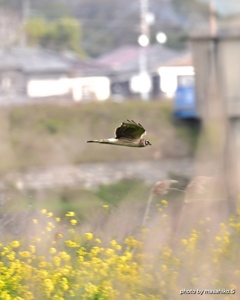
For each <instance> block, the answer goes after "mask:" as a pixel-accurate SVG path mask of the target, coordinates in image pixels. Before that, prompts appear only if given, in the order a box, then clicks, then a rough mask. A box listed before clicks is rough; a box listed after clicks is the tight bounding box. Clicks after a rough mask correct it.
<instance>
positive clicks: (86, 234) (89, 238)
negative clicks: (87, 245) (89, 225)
mask: <svg viewBox="0 0 240 300" xmlns="http://www.w3.org/2000/svg"><path fill="white" fill-rule="evenodd" d="M85 236H86V238H87V240H89V241H90V240H92V239H93V234H92V233H91V232H86V233H85Z"/></svg>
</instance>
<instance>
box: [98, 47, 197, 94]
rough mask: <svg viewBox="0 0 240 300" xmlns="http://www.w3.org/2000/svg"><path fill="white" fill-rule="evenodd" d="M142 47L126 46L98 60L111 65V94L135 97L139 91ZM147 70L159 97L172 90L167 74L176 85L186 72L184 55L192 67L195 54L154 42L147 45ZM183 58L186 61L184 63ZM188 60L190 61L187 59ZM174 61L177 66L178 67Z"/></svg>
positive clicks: (188, 64)
mask: <svg viewBox="0 0 240 300" xmlns="http://www.w3.org/2000/svg"><path fill="white" fill-rule="evenodd" d="M141 49H142V48H141V47H139V46H124V47H121V48H119V49H116V50H115V51H113V52H110V53H108V54H105V55H103V56H101V57H99V58H98V59H96V60H95V62H97V63H98V64H99V65H102V66H104V67H105V68H109V78H110V80H111V94H112V96H113V97H116V98H120V99H121V98H123V99H124V98H131V97H136V96H138V95H139V92H138V86H139V85H140V84H141V83H140V82H139V80H138V75H139V59H140V51H141ZM146 57H147V72H148V74H149V75H150V77H151V86H152V89H151V97H152V98H158V97H161V96H162V95H163V94H167V95H168V94H169V93H168V91H166V90H165V89H164V87H165V88H166V84H164V82H165V83H166V78H167V80H168V82H169V86H171V92H172V91H173V86H175V89H176V80H177V78H176V76H178V75H181V74H182V72H184V58H185V59H186V64H187V65H186V67H187V68H189V69H190V68H191V69H192V67H191V64H192V63H191V54H190V53H189V52H186V51H180V52H179V51H175V50H171V49H168V48H166V47H164V46H162V45H153V46H149V47H147V48H146ZM181 60H182V65H181ZM187 60H188V61H187ZM174 63H176V68H175V69H174V68H173V67H174Z"/></svg>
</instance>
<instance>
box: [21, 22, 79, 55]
mask: <svg viewBox="0 0 240 300" xmlns="http://www.w3.org/2000/svg"><path fill="white" fill-rule="evenodd" d="M26 30H27V35H28V41H29V43H30V44H31V45H40V46H42V47H45V48H48V49H53V50H56V51H66V50H71V51H73V52H75V53H77V54H82V50H81V48H80V44H81V29H80V24H79V21H78V20H76V19H74V18H60V19H57V20H56V21H51V22H48V21H46V20H45V19H43V18H35V19H30V20H29V21H28V22H27V24H26Z"/></svg>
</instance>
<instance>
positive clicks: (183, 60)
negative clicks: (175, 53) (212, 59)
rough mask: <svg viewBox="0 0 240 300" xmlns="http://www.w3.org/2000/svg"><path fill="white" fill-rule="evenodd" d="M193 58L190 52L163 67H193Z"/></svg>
mask: <svg viewBox="0 0 240 300" xmlns="http://www.w3.org/2000/svg"><path fill="white" fill-rule="evenodd" d="M192 65H193V58H192V54H191V53H190V52H186V53H183V54H182V55H180V56H179V57H176V58H173V59H171V60H169V61H167V62H166V63H165V64H163V66H166V67H173V66H174V67H181V66H192Z"/></svg>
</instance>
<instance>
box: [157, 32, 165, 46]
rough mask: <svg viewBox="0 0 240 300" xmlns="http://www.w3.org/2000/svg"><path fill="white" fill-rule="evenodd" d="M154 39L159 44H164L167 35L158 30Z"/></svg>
mask: <svg viewBox="0 0 240 300" xmlns="http://www.w3.org/2000/svg"><path fill="white" fill-rule="evenodd" d="M156 40H157V41H158V43H159V44H165V43H166V41H167V36H166V34H165V33H164V32H158V33H157V34H156Z"/></svg>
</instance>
